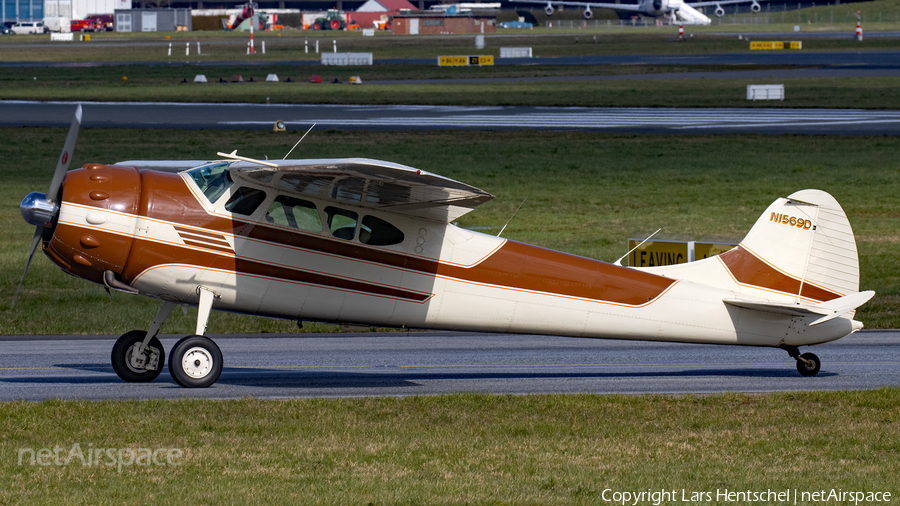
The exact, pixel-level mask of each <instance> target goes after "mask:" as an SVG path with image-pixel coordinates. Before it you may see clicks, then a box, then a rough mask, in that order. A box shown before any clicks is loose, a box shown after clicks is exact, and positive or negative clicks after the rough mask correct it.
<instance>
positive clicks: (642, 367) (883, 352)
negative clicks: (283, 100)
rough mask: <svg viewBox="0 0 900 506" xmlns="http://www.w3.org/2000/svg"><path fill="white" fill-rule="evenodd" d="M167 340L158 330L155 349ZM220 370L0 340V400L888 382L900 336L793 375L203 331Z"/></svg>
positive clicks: (843, 348)
mask: <svg viewBox="0 0 900 506" xmlns="http://www.w3.org/2000/svg"><path fill="white" fill-rule="evenodd" d="M175 337H176V336H163V339H162V340H161V341H162V343H163V346H164V347H165V348H166V350H167V351H168V350H170V349H171V348H172V347H173V345H174V343H175ZM212 337H214V338H215V340H216V342H217V344H218V345H219V346H220V348H221V349H222V353H223V355H224V364H225V367H224V371H223V373H222V376H221V377H220V378H219V381H218V382H217V383H216V384H214V385H213V386H212V387H210V388H205V389H186V388H182V387H180V386H178V385H176V384H175V383H174V382H173V381H172V379H171V377H170V376H169V374H168V370H167V369H166V370H164V371H163V373H162V374H161V375H160V377H159V378H157V379H156V380H155V381H153V382H151V383H124V382H123V381H122V380H120V379H119V378H118V376H116V374H115V373H114V372H113V370H112V367H111V366H110V364H109V354H110V350H111V348H112V345H113V342H114V340H115V336H39V337H34V336H24V337H9V336H7V337H0V400H2V401H10V400H17V399H26V400H41V399H49V398H66V399H149V398H183V397H188V398H215V399H221V398H240V397H244V396H254V397H259V398H284V397H356V396H385V395H387V396H406V395H433V394H443V393H452V392H490V393H498V394H501V393H506V394H531V393H580V392H590V393H625V394H638V393H671V394H680V393H694V394H703V393H718V392H772V391H799V390H847V389H873V388H879V387H884V386H898V385H900V331H862V332H859V333H857V334H853V335H851V336H849V337H846V338H844V339H841V340H838V341H836V342H833V343H828V344H825V345H821V346H816V347H811V348H804V349H803V350H802V351H804V352H806V351H812V352H814V353H816V354H817V355H818V356H819V358H820V359H821V360H822V370H821V371H820V372H819V374H818V375H817V376H815V377H811V378H807V377H802V376H800V375H799V373H797V371H796V368H795V364H794V361H793V360H792V359H791V358H790V357H788V355H787V353H786V352H784V351H782V350H779V349H774V348H747V347H737V346H709V345H691V344H674V343H652V342H632V341H610V340H597V339H573V338H563V337H553V336H527V335H505V334H499V335H498V334H475V333H453V332H409V333H405V332H392V333H387V332H378V333H357V334H306V335H304V334H300V335H293V336H285V335H271V334H262V335H253V336H236V335H229V336H215V335H214V336H212Z"/></svg>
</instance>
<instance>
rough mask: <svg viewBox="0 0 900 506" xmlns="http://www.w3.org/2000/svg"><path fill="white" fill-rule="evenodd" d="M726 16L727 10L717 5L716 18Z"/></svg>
mask: <svg viewBox="0 0 900 506" xmlns="http://www.w3.org/2000/svg"><path fill="white" fill-rule="evenodd" d="M724 15H725V9H723V8H722V6H721V5H719V4H716V17H717V18H721V17H722V16H724Z"/></svg>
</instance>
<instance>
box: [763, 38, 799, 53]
mask: <svg viewBox="0 0 900 506" xmlns="http://www.w3.org/2000/svg"><path fill="white" fill-rule="evenodd" d="M750 49H751V50H759V51H771V50H777V49H803V41H800V40H794V41H754V42H751V43H750Z"/></svg>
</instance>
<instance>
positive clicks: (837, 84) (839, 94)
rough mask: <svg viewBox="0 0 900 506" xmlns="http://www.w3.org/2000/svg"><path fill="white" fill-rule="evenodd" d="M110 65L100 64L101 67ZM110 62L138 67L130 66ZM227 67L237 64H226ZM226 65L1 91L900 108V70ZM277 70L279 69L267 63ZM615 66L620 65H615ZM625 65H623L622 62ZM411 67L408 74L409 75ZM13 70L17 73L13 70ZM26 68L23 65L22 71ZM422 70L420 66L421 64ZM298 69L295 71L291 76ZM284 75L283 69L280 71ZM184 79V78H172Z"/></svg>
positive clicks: (125, 96) (324, 100)
mask: <svg viewBox="0 0 900 506" xmlns="http://www.w3.org/2000/svg"><path fill="white" fill-rule="evenodd" d="M110 70H112V69H106V71H107V73H108V72H109V71H110ZM116 70H119V71H122V72H128V73H130V74H132V75H133V74H134V73H138V74H140V71H137V70H135V69H133V68H129V69H121V68H118V69H116ZM231 70H237V71H236V72H231ZM243 70H244V71H243V72H241V71H240V68H232V69H228V70H224V69H222V70H220V69H210V68H204V69H193V70H191V69H183V68H182V69H178V70H172V69H170V70H169V71H170V72H171V73H173V74H175V76H174V77H168V78H153V77H150V78H146V79H142V78H140V77H137V78H136V77H129V79H128V84H127V85H123V84H122V78H121V76H118V77H111V78H107V79H105V80H102V79H97V78H94V77H87V78H85V79H78V80H60V79H56V78H52V79H51V80H48V81H40V82H35V81H33V80H32V81H28V80H27V79H19V80H15V81H8V80H7V81H3V80H2V79H0V99H7V100H9V99H18V100H70V101H81V100H101V101H146V100H152V101H164V102H223V103H257V104H262V103H266V101H267V100H268V101H269V103H273V104H279V103H282V104H283V103H288V104H290V103H306V104H308V103H314V104H446V105H532V106H569V107H610V106H613V107H629V106H630V107H757V108H759V107H769V108H775V107H778V108H780V107H794V108H799V107H816V108H821V107H824V108H862V109H897V108H900V95H898V94H897V93H896V92H895V91H896V89H897V88H898V87H900V77H853V78H808V79H784V78H771V77H769V78H754V79H753V80H752V82H753V83H754V84H784V86H785V99H784V100H771V101H761V102H757V101H748V100H746V89H747V84H748V79H746V78H741V79H703V78H700V79H697V78H692V79H683V80H682V79H673V80H647V81H642V80H627V81H559V82H539V83H528V82H514V83H480V84H456V83H451V82H448V83H442V84H416V83H415V81H410V84H391V85H377V86H372V85H369V86H367V85H365V84H364V85H363V86H349V85H335V84H310V83H307V82H294V83H283V82H282V83H262V82H259V81H261V80H264V79H265V76H266V73H267V72H268V70H263V69H243ZM271 70H273V71H275V72H279V70H278V69H271ZM618 70H620V71H621V70H626V69H625V68H622V67H619V68H618ZM627 70H630V69H627ZM195 72H196V73H203V74H205V75H206V76H207V78H208V79H209V80H210V81H213V82H210V83H208V84H193V83H190V82H191V81H192V80H193V77H194V73H195ZM415 72H417V71H416V70H412V71H411V73H410V74H409V75H416V74H415ZM19 73H22V71H21V70H19ZM25 73H27V72H25ZM233 73H240V74H242V75H243V76H244V79H248V78H249V76H253V75H255V76H256V79H255V80H256V81H257V82H255V83H243V84H218V83H215V82H214V81H216V80H218V78H219V77H224V78H225V79H226V80H228V79H230V78H231V75H232V74H233ZM312 73H320V74H321V75H322V77H323V79H324V81H325V82H330V81H333V80H334V79H339V80H340V81H341V82H344V83H346V82H347V81H348V80H349V77H350V76H352V75H359V76H361V77H362V78H363V82H365V80H366V79H368V77H367V75H366V69H357V68H343V69H340V70H335V69H334V68H327V70H326V69H324V68H306V69H297V70H296V72H291V73H290V74H287V75H288V76H290V75H293V79H294V80H295V81H306V80H307V78H308V76H309V75H310V74H312ZM422 74H424V72H422ZM298 76H299V77H298ZM280 78H281V79H285V73H282V74H280ZM183 79H187V80H188V82H189V83H190V84H179V83H181V81H182V80H183Z"/></svg>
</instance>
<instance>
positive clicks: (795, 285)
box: [719, 246, 841, 302]
mask: <svg viewBox="0 0 900 506" xmlns="http://www.w3.org/2000/svg"><path fill="white" fill-rule="evenodd" d="M719 259H720V260H722V263H723V264H725V267H726V268H727V269H728V270H729V272H731V275H732V277H734V279H735V280H736V281H737V282H738V283H741V284H745V285H752V286H758V287H760V288H767V289H770V290H775V291H778V292H784V293H788V294H791V295H797V294H798V293H799V294H800V296H801V297H803V298H806V299H812V300H817V301H819V302H824V301H828V300H832V299H837V298H838V297H841V294H839V293H835V292H832V291H830V290H826V289H824V288H821V287H818V286H816V285H813V284H810V283H809V282H808V281H807V282H803V283H801V281H800V279H799V278H795V277H793V276H790V275H788V274H785V273H783V272H781V271H779V270H777V269H775V268H774V267H772V266H771V265H769V264H768V263H766V262H764V261H763V260H762V259H760V258H759V257H757V256H756V255H754V254H753V253H751V252H750V251H748V250H747V249H746V248H744V247H743V246H737V247H736V248H734V249H732V250H729V251H726V252H725V253H722V254H720V255H719ZM801 284H802V286H803V289H802V290H803V291H802V293H800V290H801V288H800V286H801Z"/></svg>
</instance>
